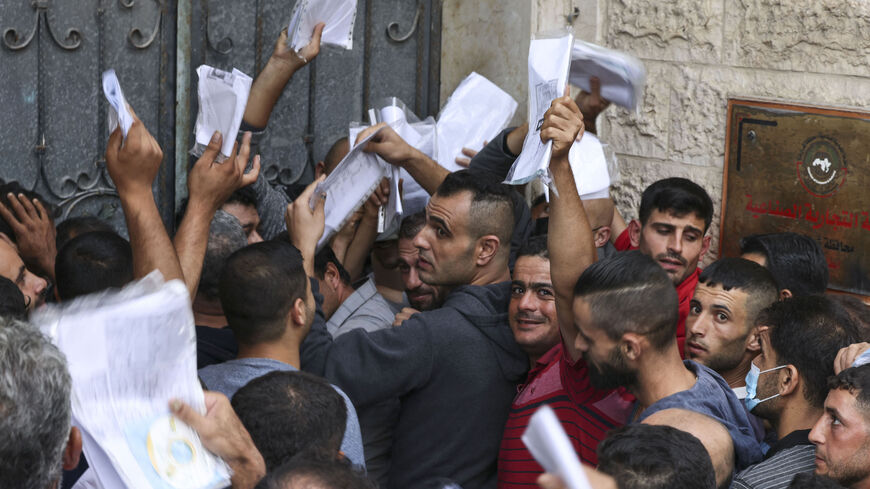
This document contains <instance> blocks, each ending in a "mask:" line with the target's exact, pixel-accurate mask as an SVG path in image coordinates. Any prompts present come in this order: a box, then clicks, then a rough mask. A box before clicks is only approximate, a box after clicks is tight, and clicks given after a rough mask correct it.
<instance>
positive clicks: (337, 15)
mask: <svg viewBox="0 0 870 489" xmlns="http://www.w3.org/2000/svg"><path fill="white" fill-rule="evenodd" d="M355 20H356V0H296V6H295V7H294V8H293V14H292V15H291V16H290V25H289V26H288V27H287V43H288V44H289V45H290V47H291V48H293V49H294V50H296V51H299V50H300V49H302V48H304V47H305V46H306V45H308V43H309V42H311V34H312V33H313V32H314V26H316V25H317V24H319V23H320V22H323V23H324V24H326V25H325V26H324V27H323V35H322V37H321V38H320V43H321V44H328V45H331V46H338V47H340V48H344V49H353V24H354V21H355Z"/></svg>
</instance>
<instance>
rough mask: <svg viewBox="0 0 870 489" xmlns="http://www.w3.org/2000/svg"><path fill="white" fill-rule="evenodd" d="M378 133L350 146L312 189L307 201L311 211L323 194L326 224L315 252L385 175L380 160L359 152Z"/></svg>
mask: <svg viewBox="0 0 870 489" xmlns="http://www.w3.org/2000/svg"><path fill="white" fill-rule="evenodd" d="M378 132H380V130H378V131H375V132H373V133H371V134H370V135H369V136H368V137H366V138H364V139H362V140H361V141H360V142H359V143H358V144H355V145H353V147H352V148H351V149H350V151H349V152H348V153H347V156H345V157H344V159H342V160H341V161H340V162H339V163H338V165H337V166H336V167H335V169H334V170H332V172H331V173H330V174H329V176H327V177H326V179H325V180H324V181H322V182H320V183H319V184H318V185H317V187H316V188H315V189H314V195H312V196H311V202H309V205H311V208H312V209H313V208H314V207H315V206H316V205H317V199H318V198H320V196H321V195H323V194H326V202H325V204H324V211H325V213H326V219H325V221H326V223H325V228H324V231H323V236H321V237H320V241H318V242H317V249H318V250H320V248H322V247H323V245H325V244H326V243H327V242H328V241H329V239H330V238H331V237H332V235H333V234H335V233H336V232H338V230H339V229H341V227H342V226H344V223H345V222H346V221H347V219H348V218H349V217H350V215H351V214H353V213H354V212H356V210H357V209H359V208H360V207H361V206H362V205H363V204H365V202H366V199H368V198H369V196H370V195H371V194H372V192H374V191H375V187H377V185H378V183H379V182H380V181H381V179H382V178H384V177H385V176H387V174H388V172H389V169H388V168H387V164H386V163H383V162H382V161H380V159H379V158H378V157H377V155H375V154H374V153H366V152H365V151H363V148H364V147H365V145H366V143H368V142H369V140H370V139H371V138H372V137H374V136H375V135H376V134H377V133H378ZM351 141H353V139H352V140H351Z"/></svg>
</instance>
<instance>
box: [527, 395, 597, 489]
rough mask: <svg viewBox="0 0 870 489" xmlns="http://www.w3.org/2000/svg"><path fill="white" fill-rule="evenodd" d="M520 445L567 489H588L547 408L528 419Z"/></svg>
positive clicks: (589, 488) (567, 441)
mask: <svg viewBox="0 0 870 489" xmlns="http://www.w3.org/2000/svg"><path fill="white" fill-rule="evenodd" d="M523 443H525V444H526V447H528V448H529V452H531V453H532V455H533V456H534V457H535V460H537V461H538V463H539V464H541V467H543V468H544V470H546V471H547V472H549V473H551V474H555V475H558V476H559V478H561V479H562V480H563V481H565V486H566V487H567V488H568V489H592V486H591V485H590V484H589V479H587V478H586V472H584V471H583V466H582V465H580V460H578V459H577V453H576V452H575V451H574V447H573V446H572V445H571V441H570V440H568V435H566V434H565V430H564V429H563V428H562V425H561V424H560V423H559V419H558V418H557V417H556V414H555V413H554V412H553V409H552V408H551V407H550V406H546V405H544V406H542V407H541V408H540V409H538V410H537V411H536V412H535V414H533V415H532V419H531V421H529V426H528V428H526V432H525V433H523Z"/></svg>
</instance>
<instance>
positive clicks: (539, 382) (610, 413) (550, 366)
mask: <svg viewBox="0 0 870 489" xmlns="http://www.w3.org/2000/svg"><path fill="white" fill-rule="evenodd" d="M632 402H634V398H633V397H632V396H631V395H630V394H628V393H627V392H626V391H624V390H622V389H619V390H608V391H599V390H597V389H595V388H594V387H592V386H591V385H590V383H589V371H588V369H587V367H586V362H584V361H583V359H582V358H581V359H579V360H578V361H577V362H576V363H574V364H572V363H571V361H570V359H569V358H568V357H567V355H565V354H564V353H563V348H562V344H561V343H559V344H558V345H556V346H554V347H553V348H552V349H551V350H550V351H548V352H547V353H545V354H544V356H542V357H541V358H540V359H539V360H538V362H537V364H536V365H535V367H534V368H533V369H532V371H531V372H529V376H528V379H527V383H526V384H525V385H523V386H521V387H520V390H519V393H518V394H517V397H516V398H514V402H513V404H512V405H511V411H510V414H509V415H508V420H507V424H506V425H505V430H504V435H503V437H502V441H501V446H500V447H499V453H498V487H499V489H507V488H517V489H518V488H524V489H527V488H530V487H537V483H536V480H537V479H538V476H539V475H541V474H542V473H543V472H544V469H543V468H542V467H541V466H540V465H539V464H538V463H537V462H536V461H535V459H534V457H532V454H531V453H529V450H528V448H526V445H525V444H524V443H523V441H522V439H521V437H522V435H523V432H525V430H526V427H527V426H528V424H529V421H530V419H531V416H532V414H534V413H535V411H536V410H537V409H538V407H540V406H542V405H544V404H548V405H549V406H550V407H551V408H553V411H554V412H555V413H556V417H557V418H559V421H560V422H561V423H562V427H563V428H564V429H565V432H566V433H567V434H568V439H569V440H571V444H572V445H574V449H575V450H576V451H577V455H578V456H579V457H580V460H582V461H583V462H586V463H587V464H591V465H596V464H597V463H598V458H597V457H596V455H595V448H596V447H597V446H598V442H600V441H601V440H603V439H604V437H605V435H606V434H607V432H608V431H609V430H611V429H613V428H616V427H618V426H622V425H623V424H624V423H625V421H626V420H627V419H628V416H629V415H630V414H631V411H630V410H631V405H632Z"/></svg>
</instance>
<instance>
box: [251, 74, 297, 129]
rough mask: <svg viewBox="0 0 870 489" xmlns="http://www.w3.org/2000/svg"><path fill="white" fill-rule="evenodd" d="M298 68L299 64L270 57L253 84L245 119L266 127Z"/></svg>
mask: <svg viewBox="0 0 870 489" xmlns="http://www.w3.org/2000/svg"><path fill="white" fill-rule="evenodd" d="M298 69H299V66H296V65H293V64H291V63H287V62H285V61H281V60H275V59H272V58H270V59H269V62H268V63H266V67H265V68H263V71H261V72H260V74H259V75H257V78H256V80H254V83H253V85H251V93H250V95H249V96H248V104H247V105H246V106H245V115H244V117H243V119H244V121H245V122H247V123H248V124H250V125H251V126H254V127H266V125H267V124H268V123H269V117H270V116H271V115H272V109H273V108H274V107H275V103H276V102H277V101H278V98H279V97H280V96H281V93H282V92H283V91H284V87H285V86H287V82H289V81H290V78H291V77H292V76H293V74H294V73H296V71H297V70H298Z"/></svg>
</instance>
